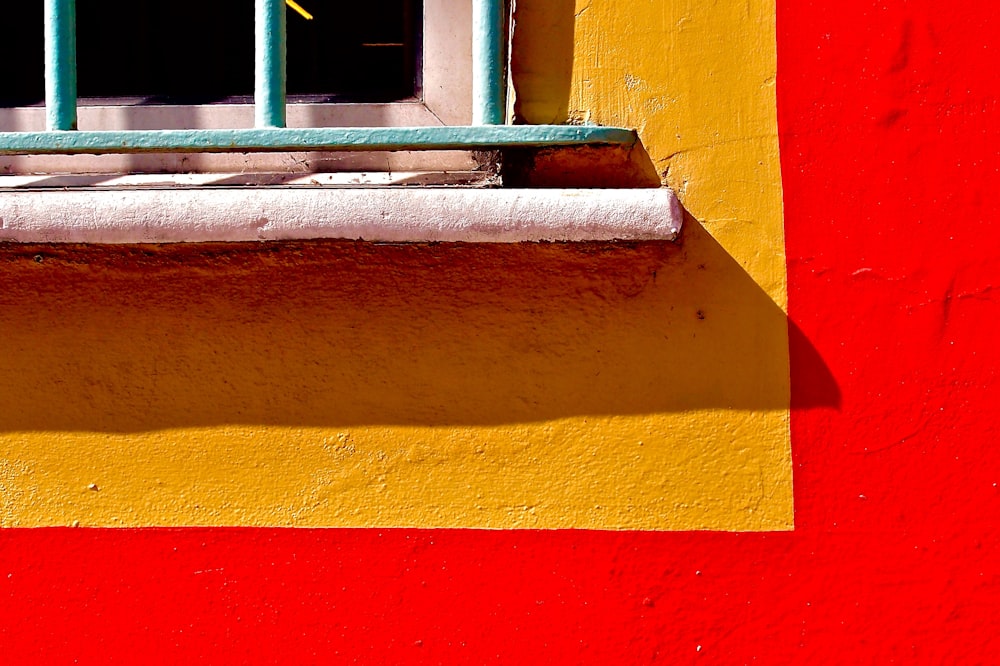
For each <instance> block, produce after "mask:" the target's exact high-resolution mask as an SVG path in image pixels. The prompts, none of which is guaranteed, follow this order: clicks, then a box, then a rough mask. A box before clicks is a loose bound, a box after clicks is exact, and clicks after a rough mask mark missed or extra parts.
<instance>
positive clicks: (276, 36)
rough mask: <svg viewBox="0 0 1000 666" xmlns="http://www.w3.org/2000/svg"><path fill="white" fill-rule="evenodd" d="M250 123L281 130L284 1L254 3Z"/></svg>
mask: <svg viewBox="0 0 1000 666" xmlns="http://www.w3.org/2000/svg"><path fill="white" fill-rule="evenodd" d="M255 3H256V4H255V14H254V18H255V25H256V28H255V35H256V54H255V56H254V59H255V67H254V119H255V124H256V126H257V127H284V126H285V85H286V80H285V70H286V65H285V60H286V48H285V39H286V29H285V18H286V17H285V0H255Z"/></svg>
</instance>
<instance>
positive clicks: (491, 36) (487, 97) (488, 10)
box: [472, 0, 507, 125]
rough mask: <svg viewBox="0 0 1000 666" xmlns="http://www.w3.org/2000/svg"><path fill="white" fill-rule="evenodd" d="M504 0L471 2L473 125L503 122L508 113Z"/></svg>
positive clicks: (474, 0) (499, 123) (505, 12)
mask: <svg viewBox="0 0 1000 666" xmlns="http://www.w3.org/2000/svg"><path fill="white" fill-rule="evenodd" d="M506 46H507V10H506V2H505V0H473V3H472V124H473V125H503V124H504V121H505V119H506V116H507V103H506V99H505V98H506V92H507V55H506V53H507V49H506Z"/></svg>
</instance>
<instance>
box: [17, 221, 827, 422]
mask: <svg viewBox="0 0 1000 666" xmlns="http://www.w3.org/2000/svg"><path fill="white" fill-rule="evenodd" d="M0 282H2V287H0V340H2V346H0V404H2V405H3V408H2V412H0V431H25V430H36V431H37V430H45V431H53V430H63V431H70V430H75V431H106V432H134V431H145V430H152V429H161V428H173V427H184V426H199V425H215V424H276V425H298V426H310V425H314V426H323V425H328V426H350V425H358V424H366V425H377V424H396V425H417V424H420V425H458V424H483V425H486V424H502V423H522V422H536V421H541V420H546V419H553V418H559V417H566V416H571V415H616V414H623V415H624V414H652V413H668V412H679V411H686V410H691V409H699V408H726V409H743V410H758V409H785V408H787V407H788V406H789V392H788V381H789V374H788V373H789V370H788V363H789V361H788V358H789V356H788V354H789V351H788V349H789V348H788V331H789V323H788V321H787V318H786V316H785V314H784V313H783V312H782V310H781V309H780V308H778V307H777V306H776V305H775V304H774V303H773V302H772V301H771V299H770V298H769V297H768V295H767V294H766V293H765V292H764V291H763V290H762V289H761V288H760V287H759V286H758V285H757V284H756V283H755V282H754V281H753V280H752V279H751V278H750V276H748V275H747V274H746V272H745V271H744V270H743V269H742V268H741V267H740V265H739V264H738V263H737V262H736V261H735V260H734V259H733V258H732V257H730V256H729V255H728V254H727V253H726V252H725V250H724V249H723V248H722V247H721V246H720V245H719V244H718V243H717V242H716V241H715V240H714V239H713V238H712V237H711V236H710V235H709V234H708V233H707V232H706V231H705V230H704V229H703V228H702V227H701V226H700V225H699V224H698V223H697V222H696V221H694V220H693V219H690V217H689V218H688V219H687V221H686V227H685V229H684V232H683V242H682V243H680V244H679V245H674V244H671V243H655V242H654V243H638V244H633V243H618V244H520V245H488V244H483V245H463V244H438V245H376V244H370V243H359V242H309V243H298V244H293V243H281V244H244V245H229V246H226V245H215V246H213V245H196V246H188V245H173V246H159V247H156V246H140V247H95V246H35V247H26V246H4V247H2V248H0ZM791 331H792V341H793V344H794V345H795V352H796V363H797V369H796V372H797V373H799V375H801V373H803V372H808V373H811V376H812V379H811V380H810V385H811V386H813V387H818V388H816V390H814V391H812V392H810V393H808V394H799V395H798V396H797V403H798V404H797V406H810V405H806V404H803V403H804V402H806V403H815V404H823V405H831V406H835V405H836V404H837V403H839V392H838V390H837V388H836V384H835V382H834V381H833V378H832V377H831V375H830V373H829V371H828V370H827V369H826V367H825V365H824V364H823V362H822V360H821V359H820V358H819V356H818V355H817V354H816V352H815V350H814V349H813V348H812V346H811V345H810V344H809V343H808V341H807V340H805V338H804V337H803V336H801V334H798V333H796V331H797V329H796V328H795V327H794V326H792V327H791ZM802 359H807V360H808V363H807V365H809V366H810V367H809V368H806V367H805V366H804V365H803V363H805V362H804V361H803V360H802Z"/></svg>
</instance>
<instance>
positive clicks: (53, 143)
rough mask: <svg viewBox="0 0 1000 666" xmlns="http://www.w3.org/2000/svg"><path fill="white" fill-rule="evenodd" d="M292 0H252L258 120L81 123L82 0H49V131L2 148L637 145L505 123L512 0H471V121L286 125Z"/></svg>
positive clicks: (615, 133) (597, 130) (52, 151)
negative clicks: (99, 126) (247, 123)
mask: <svg viewBox="0 0 1000 666" xmlns="http://www.w3.org/2000/svg"><path fill="white" fill-rule="evenodd" d="M285 4H286V3H285V0H254V6H255V11H256V21H255V24H256V57H255V65H256V70H255V71H256V76H255V79H256V84H255V95H254V102H255V107H256V112H255V124H256V128H255V129H215V130H141V131H140V130H127V131H76V120H77V118H76V105H77V100H76V20H75V6H76V0H45V7H46V13H45V20H46V24H45V27H46V30H45V50H46V106H47V117H48V130H49V131H46V132H0V155H73V154H104V153H219V152H268V151H281V152H284V151H362V150H382V151H393V150H492V149H500V148H514V147H547V146H580V145H608V144H617V145H626V146H628V145H632V144H634V143H635V142H636V141H637V140H638V137H637V136H636V133H635V132H634V131H632V130H627V129H620V128H614V127H593V126H564V125H519V126H510V125H505V124H504V121H505V120H506V103H505V99H504V97H505V96H504V93H505V91H506V87H507V72H506V45H507V40H508V36H509V35H508V32H507V25H508V20H509V16H508V3H507V0H473V22H474V25H473V90H472V92H473V124H472V126H468V127H402V128H383V127H378V128H376V127H352V128H343V127H337V128H322V127H313V128H304V129H290V128H285V127H284V125H285V97H286V95H285V93H286V72H285V67H286V64H285V50H286V49H285V47H286V45H285V40H286V26H285V11H286V9H285Z"/></svg>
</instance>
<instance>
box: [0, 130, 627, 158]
mask: <svg viewBox="0 0 1000 666" xmlns="http://www.w3.org/2000/svg"><path fill="white" fill-rule="evenodd" d="M636 141H638V135H637V134H636V132H635V131H634V130H629V129H622V128H619V127H597V126H593V125H492V126H479V127H442V126H432V127H311V128H302V129H298V128H295V129H235V130H128V131H121V132H108V131H102V132H89V131H84V132H0V155H33V154H34V155H42V154H46V155H74V154H92V155H95V154H97V155H99V154H102V153H225V152H233V151H238V152H284V151H291V150H321V151H338V150H477V149H478V150H497V149H501V148H551V147H555V146H584V145H589V146H597V145H605V146H607V145H617V146H624V147H629V146H632V145H635V143H636Z"/></svg>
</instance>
